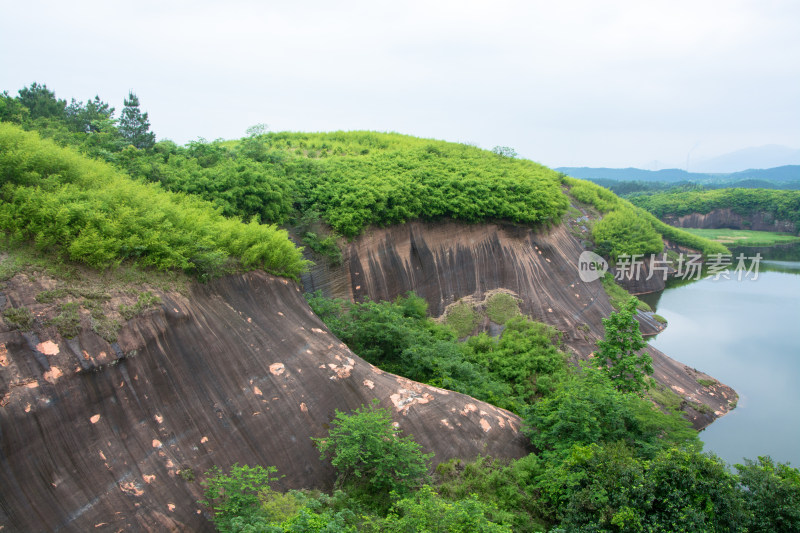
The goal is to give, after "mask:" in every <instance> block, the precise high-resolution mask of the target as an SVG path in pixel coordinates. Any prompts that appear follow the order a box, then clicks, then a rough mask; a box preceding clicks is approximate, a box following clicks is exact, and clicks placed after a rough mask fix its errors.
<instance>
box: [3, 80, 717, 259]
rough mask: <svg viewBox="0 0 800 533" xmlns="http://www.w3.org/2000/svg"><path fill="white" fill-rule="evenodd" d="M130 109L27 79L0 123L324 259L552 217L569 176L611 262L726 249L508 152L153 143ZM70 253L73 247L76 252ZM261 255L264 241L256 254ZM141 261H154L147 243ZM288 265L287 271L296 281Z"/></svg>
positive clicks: (264, 136)
mask: <svg viewBox="0 0 800 533" xmlns="http://www.w3.org/2000/svg"><path fill="white" fill-rule="evenodd" d="M139 106H140V102H139V99H138V97H136V95H135V94H133V93H130V94H129V95H128V98H127V99H125V107H124V109H123V110H122V113H121V114H120V118H119V119H115V118H114V109H113V108H112V107H110V106H109V105H108V104H107V103H105V102H103V101H102V100H100V98H99V97H95V98H94V99H93V100H89V101H87V102H86V103H85V104H84V103H83V102H78V101H75V100H74V99H73V100H72V102H71V103H70V104H69V105H67V102H66V101H65V100H59V99H57V98H56V96H55V93H54V92H53V91H51V90H49V89H48V88H47V87H46V86H45V85H39V84H37V83H34V84H31V86H30V87H26V88H23V89H21V90H20V91H19V95H18V96H16V97H12V96H10V95H9V94H8V93H7V92H6V93H3V94H0V121H3V122H10V123H16V124H18V125H19V126H21V127H22V128H23V129H26V130H35V131H37V132H38V133H39V134H40V135H41V136H43V137H46V138H50V139H52V140H53V141H54V142H55V143H56V144H58V145H61V146H65V147H72V148H74V149H76V150H77V151H79V152H81V153H82V154H84V155H86V156H89V157H92V158H96V159H101V160H104V161H106V162H107V163H110V164H112V165H114V166H116V167H117V169H119V170H121V171H124V172H125V173H127V174H128V175H129V176H130V177H132V178H134V179H135V180H138V181H142V182H152V183H157V184H159V185H160V186H161V187H162V188H163V189H166V190H167V191H170V192H174V193H185V194H188V195H193V196H198V197H200V198H202V199H204V200H206V201H208V202H210V203H212V204H213V205H215V206H216V207H218V208H219V210H220V214H221V215H223V216H225V217H239V218H241V219H243V220H257V221H258V222H261V223H264V224H279V225H286V226H287V227H290V228H292V231H293V232H294V233H296V234H297V236H298V237H299V239H300V240H301V241H302V242H303V243H304V244H306V245H307V246H308V247H309V248H311V249H312V250H314V251H315V252H317V253H320V254H322V255H325V256H327V257H328V258H329V259H330V260H331V261H332V262H337V261H339V260H341V253H340V250H339V248H338V246H337V240H338V239H339V237H340V236H344V237H349V238H352V237H355V236H357V235H359V234H361V233H362V232H363V231H364V230H365V229H366V228H367V227H369V226H388V225H392V224H402V223H404V222H406V221H409V220H413V219H424V220H438V219H442V218H450V219H455V220H462V221H465V222H473V223H477V222H484V221H508V222H512V223H518V224H525V225H532V226H540V227H541V226H544V227H547V226H550V225H556V224H559V223H560V222H561V221H562V219H563V216H564V214H565V213H566V212H567V210H568V208H569V198H568V197H567V196H566V195H565V194H564V191H563V190H562V189H563V186H564V184H566V185H568V186H570V187H571V189H572V196H573V197H575V198H576V199H578V200H580V201H584V202H587V203H592V204H593V205H595V207H597V209H599V210H600V211H601V213H603V214H604V215H605V216H604V218H603V220H601V221H600V222H598V223H597V224H596V225H595V228H594V229H593V232H592V237H593V239H594V240H595V241H596V243H597V245H598V249H599V251H600V252H601V253H604V254H606V255H608V256H617V255H619V254H622V253H650V252H653V253H656V252H660V251H661V250H662V249H663V243H662V240H661V236H662V235H663V236H664V237H665V238H667V239H669V240H671V241H673V242H676V243H678V244H683V245H686V246H689V247H692V248H696V249H700V250H702V251H703V252H705V253H719V252H721V251H724V250H725V248H724V247H723V246H721V245H719V244H718V243H713V242H711V241H708V240H705V239H702V238H700V237H696V236H692V235H690V234H688V233H685V232H682V231H681V230H677V229H675V228H672V227H670V226H667V225H665V224H663V223H661V222H660V221H659V220H657V219H656V218H655V217H652V216H651V215H649V214H647V213H646V212H644V211H637V208H635V207H633V206H632V205H631V204H629V203H628V202H627V201H624V200H621V199H620V198H618V197H616V196H615V195H613V193H611V192H610V191H607V190H605V189H602V188H599V187H596V186H594V185H592V184H591V183H589V182H583V181H580V180H574V179H572V178H566V177H564V176H563V175H562V174H559V173H557V172H556V171H554V170H551V169H549V168H547V167H544V166H542V165H539V164H537V163H534V162H532V161H528V160H525V159H518V158H517V157H516V153H515V152H514V151H513V150H512V149H510V148H507V147H496V148H495V149H493V150H492V151H489V150H482V149H479V148H477V147H475V146H472V145H468V144H459V143H451V142H445V141H438V140H433V139H423V138H418V137H412V136H409V135H401V134H398V133H378V132H370V131H349V132H344V131H337V132H329V133H296V132H268V131H267V128H266V126H263V125H260V126H255V127H253V128H250V129H249V130H248V136H247V137H244V138H243V139H240V140H233V141H223V140H215V141H211V142H208V141H206V140H204V139H198V140H197V141H193V142H190V143H188V144H187V145H186V146H178V145H177V144H175V143H174V142H172V141H169V140H161V141H159V142H156V138H155V135H154V134H153V133H152V132H150V131H149V118H148V116H147V113H142V112H141V111H140V109H139ZM598 191H602V192H598ZM96 226H103V228H100V227H96V228H95V229H96V230H97V231H101V230H105V229H108V228H111V225H102V224H101V225H96ZM254 227H255V226H254ZM37 239H40V237H37ZM84 240H85V239H84ZM212 240H213V239H212ZM230 240H231V239H227V241H230ZM234 241H236V242H237V243H239V242H240V240H237V239H234ZM81 242H83V241H81ZM198 242H203V241H202V240H201V241H198ZM79 244H81V243H79ZM70 245H72V243H70ZM134 246H135V247H141V244H140V243H134ZM78 247H79V245H76V246H75V249H76V250H73V251H71V252H70V254H72V255H75V256H76V255H80V254H79V253H78V251H77V248H78ZM201 248H203V249H210V250H212V253H210V255H209V253H206V252H203V253H201V255H202V256H203V257H202V258H200V260H199V262H200V263H209V264H208V265H205V266H203V265H201V266H200V268H196V270H198V271H202V272H206V271H208V272H210V273H211V275H214V273H216V272H219V271H220V265H221V264H224V262H225V261H224V259H225V257H227V256H234V257H241V258H242V259H243V260H244V261H243V262H244V263H246V264H247V265H250V266H255V264H256V263H257V262H258V261H259V260H262V259H266V258H265V257H261V258H260V259H258V260H255V259H254V257H251V256H252V255H253V254H252V253H250V252H248V254H246V255H245V254H244V249H242V247H241V246H238V247H234V248H236V249H230V246H228V245H224V246H223V245H219V246H217V245H216V244H214V243H204V244H202V246H201ZM245 248H247V246H245ZM262 248H263V247H262ZM213 250H222V252H223V253H222V254H221V255H220V254H215V253H213ZM248 250H249V248H248ZM138 253H140V252H139V251H138V249H137V250H128V249H116V250H112V251H111V253H110V255H109V252H108V251H107V250H104V251H97V252H96V253H95V254H94V255H95V256H96V257H94V258H92V259H90V260H89V261H90V262H91V263H92V264H98V265H99V264H102V265H105V264H108V263H113V262H114V261H116V260H118V259H120V256H121V257H122V258H123V259H124V258H127V257H129V256H130V255H131V254H133V255H134V256H135V257H136V258H138V257H139V256H138V255H136V254H138ZM226 254H227V255H226ZM264 254H265V250H263V249H262V250H261V251H260V252H258V253H255V256H259V255H261V256H263V255H264ZM145 255H147V256H148V257H149V255H152V250H149V251H148V252H147V253H146V254H145ZM102 256H106V258H105V259H101V257H102ZM223 256H224V257H223ZM148 260H149V259H147V258H145V259H144V261H143V262H144V263H147V261H148ZM270 261H272V259H270ZM289 262H290V263H291V261H289ZM154 263H155V264H156V265H157V266H163V265H165V264H170V266H178V267H180V268H184V269H187V268H188V269H189V270H193V269H195V267H193V266H192V265H193V264H194V262H193V260H192V259H191V254H190V257H189V259H188V260H186V259H185V258H184V259H177V258H175V260H174V261H173V260H167V261H166V263H165V262H164V261H162V260H160V259H159V260H154ZM172 263H175V265H172ZM270 268H271V269H272V270H273V271H276V272H278V271H283V270H285V269H284V268H283V267H278V266H271V267H270ZM290 270H291V269H290ZM287 272H289V271H288V270H287ZM292 272H293V271H292ZM292 272H289V274H288V275H296V274H294V273H292Z"/></svg>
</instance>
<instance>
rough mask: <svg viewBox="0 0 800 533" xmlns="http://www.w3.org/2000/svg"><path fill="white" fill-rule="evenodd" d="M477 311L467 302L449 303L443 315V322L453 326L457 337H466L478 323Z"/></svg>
mask: <svg viewBox="0 0 800 533" xmlns="http://www.w3.org/2000/svg"><path fill="white" fill-rule="evenodd" d="M478 320H479V317H478V313H476V312H475V309H474V308H473V307H472V304H470V303H469V302H459V303H457V304H454V305H451V306H450V307H448V309H447V314H446V315H445V318H444V321H445V324H447V325H448V326H450V327H451V328H453V331H455V332H456V335H457V336H458V337H466V336H467V335H469V334H470V333H472V332H473V330H474V329H475V327H476V326H477V325H478Z"/></svg>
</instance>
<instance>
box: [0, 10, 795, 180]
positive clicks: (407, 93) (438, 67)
mask: <svg viewBox="0 0 800 533" xmlns="http://www.w3.org/2000/svg"><path fill="white" fill-rule="evenodd" d="M3 4H4V5H3V6H2V10H1V11H0V13H1V14H0V50H2V51H1V52H0V91H2V90H8V91H9V93H11V94H16V92H17V90H19V89H20V88H21V87H23V86H26V85H29V84H30V83H31V82H33V81H38V82H40V83H46V84H47V86H48V87H49V88H50V89H53V90H55V91H56V94H57V96H58V97H60V98H65V99H69V98H72V97H75V98H78V99H80V100H86V99H88V98H90V97H93V96H94V95H95V94H99V95H100V97H101V98H102V99H104V100H106V101H109V102H110V103H112V105H114V106H115V107H116V108H117V113H119V110H120V109H121V107H122V99H123V97H124V96H125V95H126V94H127V91H128V90H129V89H133V90H134V91H135V92H136V93H137V94H138V96H139V98H140V100H141V102H142V108H143V109H144V110H146V111H148V112H149V113H150V119H151V123H152V129H153V131H155V132H156V134H157V136H158V138H159V139H163V138H169V139H172V140H174V141H176V142H178V143H181V144H182V143H185V142H187V141H189V140H193V139H197V138H198V137H204V138H206V139H209V140H211V139H215V138H219V137H222V138H238V137H241V136H243V135H244V134H245V130H246V129H247V128H248V127H249V126H252V125H254V124H257V123H266V124H268V125H269V129H270V130H273V131H278V130H293V131H326V130H339V129H342V130H352V129H370V130H379V131H397V132H400V133H407V134H411V135H417V136H422V137H433V138H438V139H445V140H449V141H464V142H472V143H475V144H477V145H479V146H481V147H484V148H491V147H493V146H496V145H503V146H511V147H513V148H515V149H516V150H517V152H519V154H520V155H521V156H523V157H527V158H529V159H533V160H535V161H539V162H541V163H544V164H546V165H549V166H617V167H620V166H621V167H624V166H640V167H645V168H654V167H656V166H657V167H659V168H663V167H668V166H678V167H681V168H683V167H685V165H686V159H687V155H690V156H691V157H690V160H691V161H695V160H696V161H700V160H702V159H703V158H708V157H712V156H716V155H719V154H723V153H725V152H730V151H734V150H737V149H741V148H745V147H752V146H762V145H767V144H779V145H784V146H788V147H791V148H794V149H798V148H800V2H797V1H795V0H786V1H780V0H775V1H772V0H759V1H738V0H725V1H714V2H712V1H703V0H690V1H683V0H677V1H676V0H669V1H652V0H648V1H642V0H635V1H617V0H614V1H598V0H586V1H568V0H550V1H547V2H539V1H531V2H522V1H498V0H493V1H488V0H486V1H483V2H471V1H468V0H459V1H454V2H449V1H448V2H443V1H436V0H428V1H424V2H404V1H397V0H396V1H394V2H381V1H378V0H372V1H365V2H349V1H340V2H335V1H331V0H327V1H324V2H316V1H313V2H304V1H290V0H284V1H281V2H269V1H258V0H253V1H241V0H233V1H227V2H222V1H217V2H211V1H204V0H192V1H168V0H162V1H158V2H151V1H139V2H110V1H105V2H100V1H97V2H82V1H75V2H65V1H63V0H60V1H57V2H55V1H54V2H41V1H35V0H33V1H31V0H29V1H26V2H10V1H9V2H3ZM690 167H691V163H690ZM690 170H691V168H690Z"/></svg>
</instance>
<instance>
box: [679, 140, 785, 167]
mask: <svg viewBox="0 0 800 533" xmlns="http://www.w3.org/2000/svg"><path fill="white" fill-rule="evenodd" d="M786 165H800V150H797V149H795V148H789V147H788V146H780V145H777V144H768V145H766V146H751V147H749V148H742V149H741V150H736V151H735V152H730V153H727V154H723V155H720V156H717V157H712V158H710V159H703V160H697V161H692V162H691V164H690V166H689V169H688V170H691V171H693V172H703V173H719V172H738V171H740V170H742V169H743V168H765V169H770V168H773V167H782V166H786Z"/></svg>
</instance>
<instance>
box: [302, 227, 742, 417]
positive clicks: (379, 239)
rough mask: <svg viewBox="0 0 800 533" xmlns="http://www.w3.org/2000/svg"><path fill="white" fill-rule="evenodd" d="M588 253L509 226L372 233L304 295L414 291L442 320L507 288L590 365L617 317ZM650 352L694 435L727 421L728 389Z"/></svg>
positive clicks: (573, 243) (308, 282)
mask: <svg viewBox="0 0 800 533" xmlns="http://www.w3.org/2000/svg"><path fill="white" fill-rule="evenodd" d="M581 252H583V248H582V247H581V244H580V241H579V240H578V239H577V238H576V237H575V236H573V235H572V234H571V233H570V231H569V230H568V229H567V228H566V226H564V225H559V226H556V227H555V228H552V229H549V230H539V231H536V230H532V229H529V228H523V227H518V226H511V225H503V224H480V225H477V224H463V223H458V222H452V221H451V222H436V223H426V222H410V223H407V224H404V225H402V226H392V227H388V228H381V229H373V230H371V231H369V232H367V233H365V234H364V235H363V236H361V237H359V238H358V239H356V240H355V241H353V242H352V243H350V244H349V245H348V246H347V248H346V250H345V261H344V263H343V264H342V265H341V266H340V267H337V268H329V267H325V266H318V267H316V268H315V269H314V270H312V271H311V272H310V273H309V274H308V275H307V276H306V277H305V278H304V280H303V281H304V284H305V287H306V290H310V291H314V290H321V291H322V292H323V293H324V294H326V295H328V296H335V297H339V298H345V299H350V300H356V301H358V300H363V299H365V298H370V299H373V300H391V299H394V298H396V297H397V296H399V295H403V294H405V293H406V292H408V291H415V292H416V293H417V294H418V295H420V296H422V297H423V298H425V299H426V300H427V302H428V304H429V309H430V312H431V313H432V314H434V315H441V314H442V313H443V312H444V310H445V308H446V307H447V306H448V305H449V304H451V303H453V302H455V301H458V300H459V299H461V298H464V297H472V298H474V299H476V300H479V301H480V300H482V299H483V297H484V296H485V294H486V293H487V291H491V290H496V289H506V290H508V291H511V292H513V293H514V294H516V295H517V296H518V297H519V298H520V299H521V301H522V303H521V308H522V312H523V313H525V314H528V315H530V316H531V317H533V318H534V319H535V320H539V321H542V322H545V323H547V324H550V325H552V326H554V327H556V328H557V329H559V330H560V331H562V332H563V333H564V340H565V342H566V344H567V346H569V348H571V349H572V350H573V352H574V353H575V355H576V356H577V357H579V358H584V359H585V358H588V357H589V355H590V354H591V353H592V351H593V350H594V348H595V342H596V341H597V339H599V338H600V337H601V336H602V335H603V325H602V321H601V320H602V318H604V317H607V316H608V315H609V314H611V312H612V311H613V308H612V307H611V304H610V303H609V300H608V296H607V295H606V293H605V291H604V290H603V287H602V284H601V283H600V281H591V282H583V281H582V280H581V278H580V276H579V273H578V267H577V264H578V258H579V256H580V254H581ZM639 321H640V326H641V331H642V333H643V334H645V335H652V334H655V333H657V332H658V331H660V330H661V329H662V326H661V325H660V324H659V323H658V322H657V321H656V320H655V319H653V318H652V316H651V315H648V314H640V315H639ZM648 351H649V352H650V354H651V355H652V357H653V367H654V370H655V373H654V377H655V378H656V380H657V381H658V382H660V383H662V384H663V385H664V386H666V387H669V388H670V389H671V390H672V391H674V392H675V393H677V394H679V395H680V396H681V397H683V398H684V400H685V401H686V411H687V414H688V416H689V417H690V419H691V420H692V421H693V423H694V425H695V427H697V428H702V427H705V426H707V425H708V424H710V423H711V422H712V421H713V420H714V419H715V418H716V417H718V416H722V415H724V414H725V413H726V412H727V411H728V410H729V409H730V402H734V401H735V400H736V398H737V396H736V393H735V392H734V391H733V390H732V389H730V388H729V387H727V386H725V385H722V384H718V385H716V386H714V387H703V386H701V385H700V384H699V383H698V382H697V380H698V379H711V378H710V377H709V376H707V375H706V374H703V373H702V372H699V371H697V370H695V369H693V368H689V367H687V366H686V365H684V364H682V363H680V362H678V361H676V360H675V359H672V358H670V357H668V356H666V355H664V354H663V353H661V352H660V351H658V350H656V349H653V348H648ZM674 355H675V356H676V357H677V358H678V359H680V354H674ZM711 381H713V379H712V380H711ZM693 405H694V406H695V407H697V408H698V409H695V408H693V407H692V406H693ZM703 406H704V407H703Z"/></svg>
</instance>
